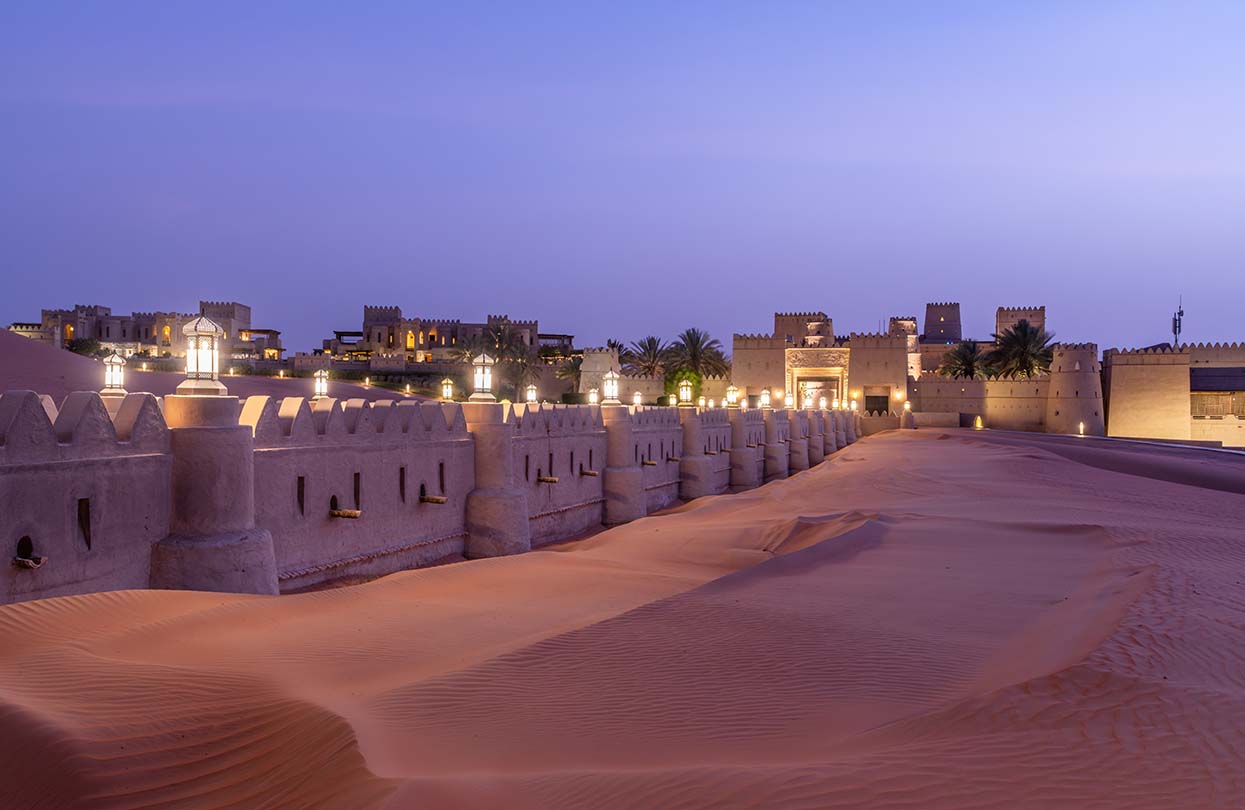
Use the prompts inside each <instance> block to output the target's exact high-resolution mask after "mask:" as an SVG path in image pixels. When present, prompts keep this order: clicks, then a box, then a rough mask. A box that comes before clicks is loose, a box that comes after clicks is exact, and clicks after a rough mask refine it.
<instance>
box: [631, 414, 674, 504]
mask: <svg viewBox="0 0 1245 810" xmlns="http://www.w3.org/2000/svg"><path fill="white" fill-rule="evenodd" d="M631 418H632V430H633V435H634V440H635V458H636V459H637V460H638V463H639V464H640V468H641V473H642V478H643V482H644V501H645V506H646V508H647V510H648V511H649V512H656V511H658V510H659V509H664V508H666V507H667V506H670V505H671V504H673V503H674V502H675V501H677V500H678V499H679V461H678V460H679V454H680V453H681V452H682V448H683V428H682V427H681V426H680V424H679V409H678V408H670V407H657V406H651V407H650V406H643V405H642V406H640V407H637V408H634V409H633V410H632V415H631Z"/></svg>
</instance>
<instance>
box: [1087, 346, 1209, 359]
mask: <svg viewBox="0 0 1245 810" xmlns="http://www.w3.org/2000/svg"><path fill="white" fill-rule="evenodd" d="M1160 354H1188V347H1187V346H1181V347H1180V348H1178V349H1177V348H1172V347H1171V346H1169V345H1168V344H1166V343H1164V344H1162V345H1159V346H1149V347H1147V348H1144V349H1107V350H1106V351H1104V352H1103V353H1102V356H1103V358H1104V359H1105V358H1106V357H1108V356H1112V357H1139V356H1146V355H1160Z"/></svg>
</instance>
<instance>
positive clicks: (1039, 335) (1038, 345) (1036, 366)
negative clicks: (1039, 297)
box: [986, 320, 1055, 378]
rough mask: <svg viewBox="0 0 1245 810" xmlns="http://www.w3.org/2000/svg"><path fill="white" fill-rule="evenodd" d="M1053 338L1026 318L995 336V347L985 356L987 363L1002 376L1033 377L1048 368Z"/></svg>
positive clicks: (1052, 355)
mask: <svg viewBox="0 0 1245 810" xmlns="http://www.w3.org/2000/svg"><path fill="white" fill-rule="evenodd" d="M1054 339H1055V336H1054V335H1053V334H1050V333H1049V332H1047V331H1046V330H1045V329H1038V328H1036V327H1034V326H1032V325H1030V324H1029V322H1028V321H1026V320H1019V321H1017V322H1016V325H1015V326H1012V327H1010V328H1008V329H1004V330H1003V332H1002V334H996V335H994V342H995V346H994V348H993V349H992V350H991V351H990V353H989V354H987V355H986V364H987V365H989V366H990V368H991V370H993V371H994V373H995V374H998V375H999V376H1002V377H1025V378H1029V377H1033V376H1035V375H1037V374H1042V373H1044V372H1047V371H1050V363H1051V360H1052V359H1053V358H1054V355H1055V349H1054V347H1053V346H1051V341H1053V340H1054Z"/></svg>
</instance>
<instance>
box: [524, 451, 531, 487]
mask: <svg viewBox="0 0 1245 810" xmlns="http://www.w3.org/2000/svg"><path fill="white" fill-rule="evenodd" d="M523 480H524V481H531V480H532V457H531V456H524V457H523Z"/></svg>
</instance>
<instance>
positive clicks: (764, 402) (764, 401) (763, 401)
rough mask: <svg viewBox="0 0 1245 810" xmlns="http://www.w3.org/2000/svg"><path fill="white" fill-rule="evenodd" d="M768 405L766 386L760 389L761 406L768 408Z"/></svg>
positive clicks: (768, 395) (768, 396)
mask: <svg viewBox="0 0 1245 810" xmlns="http://www.w3.org/2000/svg"><path fill="white" fill-rule="evenodd" d="M769 406H770V394H769V389H768V388H762V389H761V407H762V408H768V407H769Z"/></svg>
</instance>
